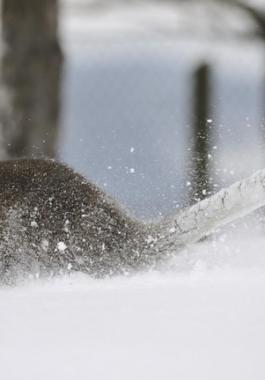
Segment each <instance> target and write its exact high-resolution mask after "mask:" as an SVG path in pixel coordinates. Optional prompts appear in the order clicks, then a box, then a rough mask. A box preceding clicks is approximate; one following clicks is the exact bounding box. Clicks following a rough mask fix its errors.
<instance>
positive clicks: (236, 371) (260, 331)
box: [0, 227, 265, 380]
mask: <svg viewBox="0 0 265 380" xmlns="http://www.w3.org/2000/svg"><path fill="white" fill-rule="evenodd" d="M248 234H249V235H251V234H250V232H249V230H248V229H247V227H246V230H245V232H244V233H243V232H241V233H239V234H236V233H231V234H230V235H229V236H227V235H221V236H220V237H219V238H217V240H216V241H208V242H205V243H203V244H202V243H201V244H198V245H195V246H194V247H193V248H190V249H189V250H187V251H185V252H182V253H181V254H179V255H177V256H176V257H175V259H174V260H172V261H171V262H170V263H167V264H165V265H164V267H163V268H161V270H160V271H157V272H150V273H138V274H136V275H135V276H133V277H117V278H113V279H107V280H93V279H90V278H88V277H86V276H83V275H75V276H72V277H64V278H61V279H57V280H53V281H50V282H41V281H40V280H34V281H31V282H29V283H28V284H24V285H21V286H18V287H17V288H6V289H4V288H2V289H0V304H1V313H0V336H1V340H0V366H1V378H3V379H8V380H15V379H20V380H24V379H29V380H30V379H35V378H38V379H39V380H42V379H45V380H46V379H47V378H49V379H50V380H58V379H63V380H68V379H71V380H72V379H79V380H82V379H88V378H91V379H94V380H96V379H113V380H119V379H126V380H130V379H136V378H137V379H144V380H149V379H152V380H153V379H168V380H171V379H172V380H173V379H178V378H179V379H181V380H193V379H197V380H200V379H202V380H205V379H215V380H219V379H220V380H223V379H231V380H232V379H233V380H236V379H238V380H239V379H240V380H249V379H255V380H259V379H260V380H261V379H262V380H263V379H264V378H265V365H264V350H265V291H264V290H265V255H264V244H265V238H264V236H262V235H255V236H249V237H246V236H247V235H248ZM244 236H245V238H243V237H244Z"/></svg>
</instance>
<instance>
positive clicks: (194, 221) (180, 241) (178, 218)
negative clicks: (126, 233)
mask: <svg viewBox="0 0 265 380" xmlns="http://www.w3.org/2000/svg"><path fill="white" fill-rule="evenodd" d="M264 205H265V169H264V170H259V171H257V172H256V173H255V174H254V175H252V176H251V177H248V178H246V179H244V180H242V181H239V182H236V183H234V184H233V185H231V186H230V187H228V188H225V189H222V190H220V191H219V192H218V193H216V194H215V195H213V196H212V197H210V198H207V199H205V200H203V201H201V202H199V203H197V204H195V205H193V206H191V207H190V208H187V209H185V210H183V211H181V212H179V213H178V214H177V215H175V216H174V217H171V218H170V219H167V220H166V221H164V223H163V224H162V227H161V229H160V238H159V240H158V249H159V250H163V251H165V250H169V251H172V250H176V249H178V248H180V247H182V246H185V245H187V244H190V243H194V242H196V241H198V240H200V239H201V238H203V237H205V236H207V235H209V234H210V233H212V232H214V231H215V230H216V229H217V228H219V227H221V226H224V225H225V224H227V223H230V222H232V221H234V220H236V219H238V218H241V217H243V216H245V215H247V214H249V213H250V212H252V211H254V210H256V209H258V208H260V207H262V206H264Z"/></svg>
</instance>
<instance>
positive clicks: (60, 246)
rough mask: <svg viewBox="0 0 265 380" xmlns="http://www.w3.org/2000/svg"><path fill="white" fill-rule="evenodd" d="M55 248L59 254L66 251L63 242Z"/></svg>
mask: <svg viewBox="0 0 265 380" xmlns="http://www.w3.org/2000/svg"><path fill="white" fill-rule="evenodd" d="M57 248H58V250H59V251H60V252H64V251H65V250H66V249H67V245H66V244H65V243H64V242H63V241H60V242H59V243H58V244H57Z"/></svg>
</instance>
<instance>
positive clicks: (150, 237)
mask: <svg viewBox="0 0 265 380" xmlns="http://www.w3.org/2000/svg"><path fill="white" fill-rule="evenodd" d="M153 241H154V238H153V236H151V235H148V236H147V239H146V243H147V244H150V243H152V242H153Z"/></svg>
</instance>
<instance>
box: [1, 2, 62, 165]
mask: <svg viewBox="0 0 265 380" xmlns="http://www.w3.org/2000/svg"><path fill="white" fill-rule="evenodd" d="M2 28H3V42H4V53H3V56H2V66H1V77H2V86H3V90H4V91H3V92H4V97H5V107H4V108H5V109H4V110H2V112H1V119H2V128H3V131H2V132H3V139H4V144H5V146H6V153H7V156H8V157H11V158H13V157H26V156H28V157H39V156H42V157H43V156H47V157H54V156H55V155H56V137H57V134H58V122H59V113H60V87H61V74H62V63H63V54H62V51H61V48H60V44H59V40H58V33H57V30H58V2H57V0H41V1H36V0H23V1H21V0H2Z"/></svg>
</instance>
